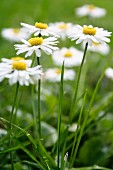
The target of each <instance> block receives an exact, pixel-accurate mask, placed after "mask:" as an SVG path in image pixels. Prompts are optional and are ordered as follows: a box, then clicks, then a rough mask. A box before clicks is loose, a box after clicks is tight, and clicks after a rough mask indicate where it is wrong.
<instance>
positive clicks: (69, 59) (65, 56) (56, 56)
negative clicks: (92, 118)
mask: <svg viewBox="0 0 113 170" xmlns="http://www.w3.org/2000/svg"><path fill="white" fill-rule="evenodd" d="M52 58H53V61H54V62H55V64H56V65H58V66H61V65H62V63H63V61H64V65H65V66H66V67H73V66H78V65H80V64H81V62H82V58H83V52H82V51H80V50H77V49H76V48H74V47H70V48H66V47H63V48H62V49H60V50H57V51H54V52H53V55H52Z"/></svg>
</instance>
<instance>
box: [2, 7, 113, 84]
mask: <svg viewBox="0 0 113 170" xmlns="http://www.w3.org/2000/svg"><path fill="white" fill-rule="evenodd" d="M75 12H76V14H77V15H78V16H90V17H102V16H104V15H105V14H106V10H105V9H101V8H99V7H95V6H94V5H84V6H82V7H79V8H77V9H76V11H75ZM21 26H22V28H21V29H17V28H15V29H11V28H9V29H4V30H3V31H2V36H3V37H4V38H6V39H9V40H10V41H14V42H21V43H20V44H15V45H14V47H15V50H16V51H17V52H16V55H17V56H16V57H13V58H11V59H6V58H3V59H1V63H0V82H1V81H3V80H4V79H5V78H7V79H8V80H9V84H10V85H12V84H15V83H17V82H19V84H20V85H26V86H28V85H29V84H36V83H37V80H38V79H41V77H42V74H43V73H42V67H41V66H40V65H38V64H37V65H36V66H35V67H34V66H33V63H32V60H31V59H26V57H31V56H32V55H33V54H34V55H35V56H36V57H38V58H39V57H41V56H42V51H43V52H44V53H45V54H46V55H52V59H53V61H54V63H55V65H57V66H58V68H49V69H48V70H47V71H46V72H45V73H44V75H45V76H44V78H45V79H47V80H49V81H51V82H56V81H60V77H61V69H60V68H59V67H61V66H62V64H63V61H64V65H65V70H64V80H73V79H74V77H75V71H74V70H73V69H72V67H75V66H79V65H80V64H81V62H82V59H83V51H80V50H78V49H76V48H75V47H70V48H67V47H62V48H61V49H59V48H58V47H57V44H58V38H61V39H62V40H63V41H64V40H66V37H68V38H70V39H71V40H72V41H73V40H74V41H75V43H76V44H80V43H82V48H84V46H85V45H86V43H87V44H88V50H91V51H94V52H96V51H97V52H100V53H101V54H102V55H105V54H107V53H109V50H110V48H109V46H108V44H107V43H109V42H110V39H109V37H110V36H111V32H108V31H107V30H104V29H103V28H98V27H93V26H92V25H83V26H80V25H75V24H72V23H64V22H56V23H50V24H49V25H47V24H46V23H41V22H36V23H35V24H34V25H29V24H26V23H21ZM23 53H24V54H25V58H22V57H20V56H18V55H20V54H23ZM66 67H67V68H66Z"/></svg>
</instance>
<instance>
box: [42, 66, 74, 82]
mask: <svg viewBox="0 0 113 170" xmlns="http://www.w3.org/2000/svg"><path fill="white" fill-rule="evenodd" d="M74 77H75V72H74V70H72V69H68V70H67V69H65V70H64V80H73V79H74ZM45 79H46V80H48V81H50V82H60V80H61V69H58V68H49V69H48V70H47V71H46V72H45Z"/></svg>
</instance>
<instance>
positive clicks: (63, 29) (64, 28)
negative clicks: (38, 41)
mask: <svg viewBox="0 0 113 170" xmlns="http://www.w3.org/2000/svg"><path fill="white" fill-rule="evenodd" d="M50 26H52V27H53V28H54V30H55V31H56V33H57V34H58V35H59V36H60V38H61V39H62V40H65V39H66V37H67V34H68V32H69V31H70V30H71V29H72V28H73V27H74V25H73V24H72V23H65V22H55V23H51V24H50Z"/></svg>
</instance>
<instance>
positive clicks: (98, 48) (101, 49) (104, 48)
mask: <svg viewBox="0 0 113 170" xmlns="http://www.w3.org/2000/svg"><path fill="white" fill-rule="evenodd" d="M88 50H89V51H92V52H97V53H100V54H102V55H106V54H108V53H109V52H110V47H109V45H108V44H100V43H94V42H93V43H92V46H89V47H88Z"/></svg>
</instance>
